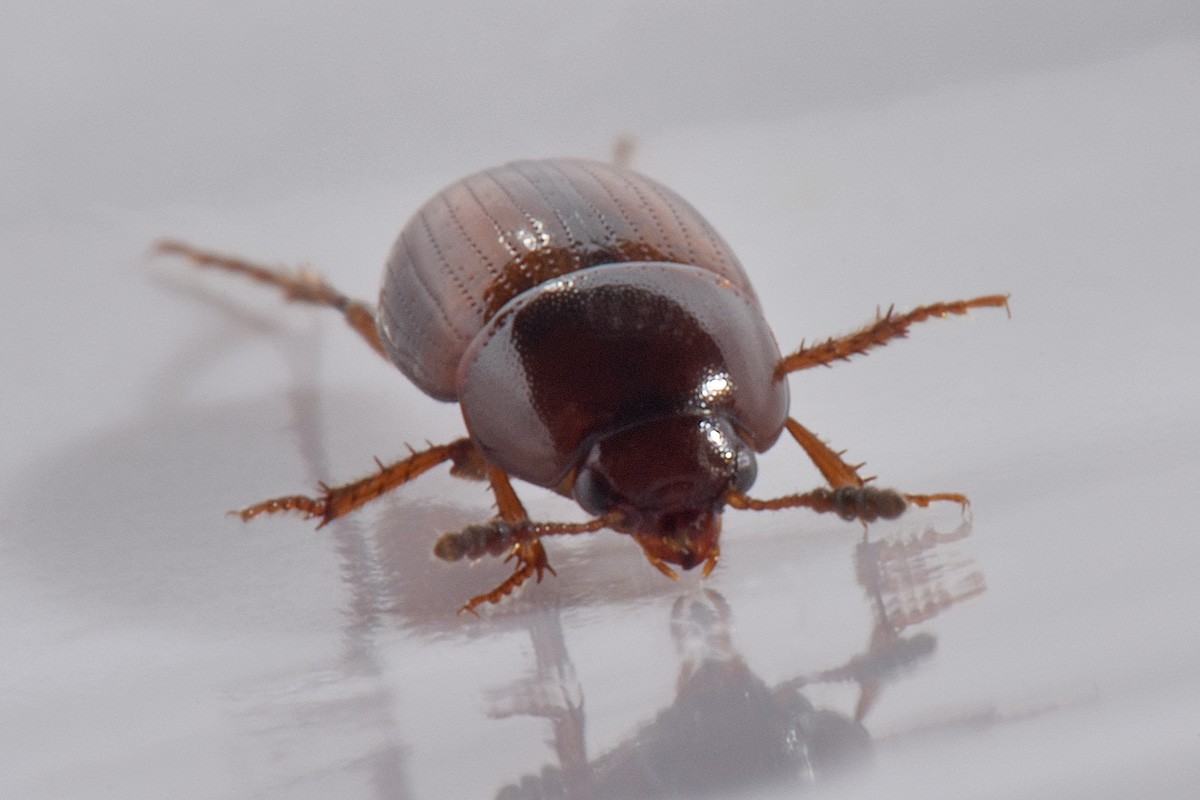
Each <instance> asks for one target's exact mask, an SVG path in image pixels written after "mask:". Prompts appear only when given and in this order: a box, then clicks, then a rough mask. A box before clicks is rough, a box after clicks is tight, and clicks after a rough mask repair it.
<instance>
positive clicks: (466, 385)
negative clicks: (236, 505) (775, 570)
mask: <svg viewBox="0 0 1200 800" xmlns="http://www.w3.org/2000/svg"><path fill="white" fill-rule="evenodd" d="M159 250H160V251H161V252H168V253H176V254H180V255H184V256H186V257H188V258H190V259H192V260H193V261H194V262H196V263H198V264H200V265H202V266H217V267H222V268H225V269H230V270H233V271H237V272H242V273H245V274H248V275H250V276H251V277H253V278H256V279H258V280H261V281H264V282H267V283H271V284H274V285H276V286H278V287H279V288H281V289H282V290H283V291H284V292H285V294H286V295H287V297H288V298H289V299H291V300H298V301H304V302H310V303H316V304H320V305H327V306H332V307H334V308H337V309H339V310H340V311H342V313H343V314H344V315H345V316H346V319H347V321H348V322H349V323H350V324H351V325H352V326H353V327H354V328H355V330H356V331H358V333H359V334H360V335H362V337H363V338H364V339H366V340H367V342H368V343H370V344H371V345H372V347H374V348H375V349H376V350H377V351H379V352H380V353H382V354H383V355H385V356H386V357H387V358H388V359H390V360H391V361H392V362H393V363H394V364H395V365H396V366H397V367H399V368H400V370H401V371H403V372H404V374H405V375H407V376H408V377H409V378H410V379H411V380H412V381H413V382H414V383H415V384H416V385H417V386H418V387H420V388H421V389H422V390H423V391H424V392H426V393H427V394H429V395H431V396H433V397H435V398H437V399H439V400H447V401H457V402H459V403H460V404H461V406H462V411H463V417H464V419H465V420H466V423H467V430H468V432H469V436H467V437H464V438H462V439H458V440H456V441H454V442H451V443H450V444H447V445H440V446H435V447H431V448H429V449H427V450H423V451H421V452H417V453H413V454H412V456H410V457H409V458H407V459H405V460H403V461H399V462H397V463H395V464H391V465H389V466H386V467H381V469H380V471H379V472H378V473H376V474H374V475H371V476H369V477H367V478H364V479H362V480H360V481H356V482H354V483H351V484H346V485H344V486H338V487H334V488H326V489H324V492H323V494H322V496H320V497H316V498H313V497H305V496H289V497H281V498H277V499H274V500H268V501H266V502H263V503H259V504H257V505H253V506H250V507H248V508H246V509H244V510H243V511H241V512H240V513H241V516H242V517H243V518H244V519H249V518H250V517H253V516H255V515H257V514H260V513H264V512H274V511H282V510H289V509H295V510H299V511H301V512H303V513H305V514H306V515H307V516H309V517H320V518H321V520H322V524H324V523H325V522H328V521H329V520H331V519H334V518H336V517H339V516H341V515H343V514H345V513H347V512H349V511H351V510H353V509H355V508H357V507H359V506H360V505H362V504H364V503H366V502H368V501H369V500H372V499H374V498H376V497H378V496H379V495H381V494H383V493H384V492H386V491H388V490H390V489H392V488H394V487H396V486H398V485H400V484H402V483H404V482H406V481H408V480H411V479H412V478H414V477H416V476H417V475H419V474H421V473H422V472H424V471H426V470H428V469H430V468H431V467H433V466H435V465H437V464H440V463H442V462H445V461H450V462H452V470H451V471H452V472H453V473H454V474H456V475H460V476H463V477H475V478H484V477H486V478H487V479H488V480H489V481H490V482H491V486H492V489H493V490H494V492H495V495H496V500H497V505H498V508H499V512H500V513H499V515H498V516H497V518H496V519H495V520H493V521H492V522H490V523H487V524H484V525H477V526H471V527H468V528H466V529H465V530H463V531H460V532H457V533H453V534H446V535H444V536H443V537H442V538H441V539H440V540H439V542H438V545H437V547H436V552H437V554H438V555H439V556H441V557H442V558H446V559H449V560H454V559H458V558H462V557H470V558H477V557H479V556H482V555H484V554H491V555H500V554H503V553H505V552H507V553H509V557H510V558H511V557H515V558H516V562H517V563H516V569H515V571H514V573H513V575H512V576H510V577H509V578H508V579H507V580H506V581H504V582H503V583H502V584H501V585H500V586H498V587H497V588H496V589H494V590H493V591H491V592H489V593H487V594H484V595H480V596H478V597H475V598H473V599H472V600H471V601H470V602H469V603H468V604H467V605H466V606H465V607H464V608H467V609H472V608H474V607H475V606H476V605H478V604H479V603H481V602H484V601H492V602H495V601H497V600H499V599H500V598H501V597H503V596H504V595H506V594H508V593H509V592H511V591H512V590H513V589H514V588H515V587H517V586H519V585H520V584H521V583H522V582H524V581H525V580H526V579H527V578H528V577H529V576H530V575H533V574H535V573H536V574H537V576H538V578H539V579H540V578H541V575H542V571H543V570H546V569H550V566H549V562H548V561H547V558H546V553H545V550H544V549H543V547H542V545H541V541H540V537H542V536H548V535H554V534H568V533H582V532H588V531H595V530H599V529H600V528H605V527H607V528H612V529H614V530H617V531H620V532H623V533H628V534H630V535H632V536H633V537H634V538H635V539H636V540H637V542H638V543H639V544H640V545H641V546H642V548H643V550H644V551H645V553H646V555H647V557H648V558H649V560H650V562H651V563H652V564H654V565H655V566H656V567H658V568H659V569H660V570H662V571H663V572H665V573H666V574H668V575H670V576H672V577H674V571H673V570H672V569H671V568H670V567H669V566H668V564H678V565H680V566H682V567H683V568H684V569H691V568H692V567H694V566H696V565H698V564H703V565H704V573H705V574H707V573H708V572H709V571H710V570H711V569H712V568H713V567H714V566H715V565H716V561H717V557H718V555H719V552H720V549H719V546H718V537H719V535H720V527H721V525H720V522H721V517H720V514H721V510H722V508H723V507H724V506H725V505H726V504H729V505H731V506H734V507H735V508H751V509H768V508H770V509H774V508H785V507H793V506H806V507H809V508H812V509H814V510H816V511H819V512H828V511H833V512H836V513H838V514H840V515H841V516H843V517H845V518H846V519H861V520H864V521H870V520H873V519H875V518H877V517H887V518H891V517H895V516H897V515H899V514H900V513H902V512H903V510H904V508H905V506H906V505H907V503H909V502H913V503H916V504H918V505H922V506H924V505H926V504H928V503H929V502H930V501H932V500H954V501H958V502H963V503H965V502H966V499H965V498H964V497H963V496H962V495H958V494H935V495H907V494H901V493H898V492H895V491H892V490H884V489H876V488H875V487H873V486H869V485H864V481H863V479H861V478H860V477H859V476H858V474H857V472H856V471H855V469H854V468H853V467H851V466H850V465H848V464H846V463H845V462H843V461H842V460H841V459H840V458H839V457H838V455H837V454H835V453H834V452H833V451H832V450H830V449H829V448H828V447H827V446H826V445H825V444H823V443H822V442H821V441H820V440H819V439H817V437H816V436H814V435H813V434H812V433H810V432H809V431H808V430H806V429H805V428H804V427H803V426H801V425H800V424H799V423H798V422H796V421H795V420H792V419H790V418H789V417H788V416H787V406H788V390H787V384H786V381H785V376H786V375H787V374H788V373H790V372H795V371H798V370H801V369H806V368H808V367H812V366H817V365H822V364H829V363H830V362H832V361H834V360H837V359H844V358H847V357H849V356H850V355H853V354H856V353H862V352H864V351H866V350H867V349H868V348H870V347H874V346H878V345H882V344H884V343H885V342H887V341H888V340H889V339H892V338H895V337H900V336H904V335H905V333H906V331H907V329H908V326H909V325H911V324H912V323H914V322H920V321H922V320H925V319H928V318H929V317H932V316H944V315H946V314H962V313H965V312H966V311H967V309H969V308H975V307H980V306H1005V305H1006V303H1007V298H1006V297H1005V296H1004V295H991V296H987V297H978V298H975V299H973V300H966V301H957V302H953V303H936V304H933V305H928V306H921V307H919V308H917V309H915V310H913V311H911V312H909V313H907V314H903V315H897V316H893V315H892V314H891V313H890V312H889V313H888V314H886V315H882V316H878V317H877V319H876V320H875V321H874V322H873V323H871V324H869V325H867V326H866V327H864V328H862V329H860V330H859V331H856V332H855V333H853V334H850V335H848V336H844V337H841V338H837V339H829V340H827V341H825V342H823V343H821V344H819V345H816V346H813V347H807V348H805V347H801V348H800V349H799V350H798V351H796V352H795V353H793V354H792V355H789V356H787V357H786V358H784V357H782V356H781V355H780V353H779V350H778V347H777V346H776V344H775V339H774V336H773V335H772V334H771V331H770V329H769V328H768V326H767V324H766V322H765V320H764V319H763V315H762V310H761V307H760V306H759V302H758V299H757V298H756V297H755V294H754V290H753V289H752V288H751V286H750V282H749V280H748V279H747V277H746V274H745V273H744V272H743V271H742V268H741V266H740V265H739V263H738V261H737V258H736V257H735V256H734V255H733V253H732V251H731V250H730V249H729V247H728V245H726V244H725V242H724V241H723V240H722V239H721V238H720V237H719V236H718V235H717V234H716V233H715V232H714V231H713V229H712V228H711V227H710V226H709V224H708V223H707V222H706V221H705V220H704V219H703V218H702V217H701V216H700V214H699V213H698V212H697V211H696V210H695V209H694V208H692V207H691V206H690V205H689V204H688V203H687V202H685V201H684V200H683V199H682V198H680V197H679V196H678V195H676V194H674V193H673V192H671V191H670V190H669V189H667V188H665V187H663V186H661V185H659V184H657V183H655V182H654V181H651V180H649V179H648V178H645V177H643V176H641V175H638V174H637V173H634V172H630V171H628V170H625V169H621V168H618V167H614V166H609V165H606V164H601V163H595V162H587V161H575V160H568V159H558V160H548V161H522V162H516V163H512V164H508V165H506V166H503V167H499V168H496V169H491V170H486V171H484V172H479V173H476V174H474V175H471V176H468V177H467V178H464V179H462V180H461V181H458V182H457V183H454V184H452V185H450V186H449V187H447V188H446V189H444V190H442V191H441V192H440V193H438V194H437V195H436V196H434V197H433V198H432V199H431V200H429V201H428V202H427V203H425V205H424V206H422V207H421V208H420V209H419V210H418V211H417V213H416V215H415V216H414V217H413V218H412V220H410V221H409V223H408V224H407V225H406V226H405V228H404V230H403V231H402V232H401V234H400V238H399V239H398V241H397V242H396V245H395V247H394V248H393V250H392V254H391V257H390V258H389V260H388V265H387V270H386V272H385V274H384V281H383V289H382V292H381V294H380V302H379V307H378V311H377V312H376V311H375V310H373V309H371V308H370V307H369V306H367V305H365V304H363V303H360V302H356V301H352V300H350V299H348V298H346V297H345V296H343V295H342V294H340V293H339V292H337V291H335V290H334V289H332V288H331V287H329V286H328V285H326V284H325V283H324V282H323V281H321V279H320V278H319V277H317V276H315V275H313V274H311V273H301V274H299V275H292V274H288V273H285V272H282V271H278V270H272V269H267V268H264V267H260V266H257V265H254V264H250V263H247V262H245V261H241V260H239V259H234V258H227V257H224V256H219V255H214V254H211V253H207V252H203V251H199V250H196V249H193V248H191V247H190V246H188V245H184V244H181V243H178V242H162V243H160V244H159ZM785 427H786V428H787V430H788V431H789V433H791V435H792V436H793V437H794V438H795V439H796V440H797V441H798V442H799V443H800V445H801V446H802V447H803V448H804V450H805V451H806V452H807V453H808V455H809V457H810V458H812V460H813V461H814V462H815V463H816V465H817V467H818V469H819V470H820V471H821V473H822V474H823V475H824V477H825V479H826V480H827V481H828V482H829V483H830V486H831V487H832V488H831V489H826V488H821V489H817V490H815V491H812V492H808V493H806V494H800V495H789V496H787V497H781V498H777V499H774V500H753V499H751V498H749V497H747V496H746V495H745V494H744V492H745V491H746V490H747V489H748V488H749V487H750V485H751V484H752V483H753V482H754V477H755V461H754V453H756V452H763V451H765V450H766V449H768V448H769V447H771V446H772V445H773V444H774V443H775V440H776V439H777V438H778V436H779V434H780V433H781V432H782V431H783V429H784V428H785ZM510 476H512V477H517V478H521V479H522V480H525V481H528V482H530V483H535V484H538V485H540V486H545V487H548V488H551V489H554V490H555V491H557V492H559V493H560V494H564V495H566V496H573V497H574V498H575V499H576V500H577V501H578V502H579V504H580V505H581V506H582V507H583V508H584V509H586V510H587V511H588V512H590V513H592V514H594V515H596V516H595V518H594V519H592V520H591V521H589V522H586V523H535V522H531V521H530V520H529V519H528V516H527V515H526V513H525V509H524V507H523V506H522V505H521V502H520V500H519V499H518V498H517V496H516V494H515V493H514V492H513V489H512V486H511V485H510V483H509V477H510Z"/></svg>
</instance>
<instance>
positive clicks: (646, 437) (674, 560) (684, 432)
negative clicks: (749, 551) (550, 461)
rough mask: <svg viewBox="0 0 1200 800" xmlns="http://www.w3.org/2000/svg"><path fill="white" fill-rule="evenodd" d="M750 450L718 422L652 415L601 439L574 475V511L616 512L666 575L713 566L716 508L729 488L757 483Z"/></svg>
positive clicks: (727, 426) (623, 526) (723, 421)
mask: <svg viewBox="0 0 1200 800" xmlns="http://www.w3.org/2000/svg"><path fill="white" fill-rule="evenodd" d="M756 474H757V467H756V465H755V460H754V451H753V450H752V449H751V448H750V447H749V446H747V445H746V444H745V443H744V442H743V441H742V440H741V438H740V437H739V436H738V435H737V433H736V432H735V431H734V430H733V426H732V425H730V424H729V422H728V421H727V420H726V419H724V418H723V417H721V416H712V415H708V414H676V415H672V416H665V417H657V418H655V419H651V420H649V421H646V422H642V423H639V424H637V425H633V426H631V427H627V428H621V429H619V430H617V431H614V432H612V433H610V434H608V435H607V436H604V437H601V438H600V439H599V440H597V441H596V442H595V443H594V444H593V445H592V447H591V450H590V451H589V453H588V456H587V459H586V460H585V461H584V463H583V465H582V466H581V467H580V468H579V471H578V473H577V474H576V476H575V484H574V494H575V499H576V500H577V501H578V502H579V505H581V506H583V508H584V509H586V510H587V511H588V512H590V513H592V514H596V515H598V516H599V515H602V514H609V513H613V512H615V513H616V515H617V517H618V518H619V519H620V520H621V522H620V523H619V524H618V525H617V526H616V527H617V529H618V530H621V531H623V532H625V533H629V534H631V535H632V536H633V538H634V539H636V540H637V542H638V544H640V545H641V546H642V549H643V550H645V552H646V556H647V557H648V558H649V559H650V561H651V562H653V563H654V564H655V565H656V566H659V568H660V569H663V570H664V571H665V572H669V570H667V569H665V568H664V565H665V564H666V563H670V564H678V565H679V566H681V567H683V568H684V569H691V568H692V567H694V566H696V565H697V564H701V563H705V564H706V566H705V569H706V570H708V569H711V568H712V564H715V562H716V556H717V552H718V550H717V539H718V538H719V536H720V534H721V508H722V506H723V505H724V503H725V496H726V494H727V493H728V492H729V490H730V489H737V490H739V491H745V490H746V489H748V488H750V485H751V484H752V483H754V478H755V475H756Z"/></svg>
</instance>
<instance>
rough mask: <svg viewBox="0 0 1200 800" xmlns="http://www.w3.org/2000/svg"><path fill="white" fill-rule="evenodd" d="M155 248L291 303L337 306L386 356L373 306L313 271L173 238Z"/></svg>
mask: <svg viewBox="0 0 1200 800" xmlns="http://www.w3.org/2000/svg"><path fill="white" fill-rule="evenodd" d="M154 250H155V252H157V253H162V254H164V255H175V256H182V257H183V258H186V259H187V260H189V261H191V262H192V263H193V264H195V265H196V266H198V267H210V268H215V269H223V270H226V271H228V272H236V273H240V274H242V275H245V276H247V277H249V278H251V279H253V280H256V281H259V282H260V283H266V284H269V285H271V286H274V287H276V288H278V289H280V290H281V291H282V292H283V296H284V298H285V299H287V300H290V301H293V302H297V303H310V304H312V305H317V306H327V307H329V308H332V309H336V310H337V311H340V312H341V313H342V316H343V317H345V319H346V322H347V323H348V324H349V325H350V327H351V328H353V329H354V331H355V333H357V334H358V335H359V336H361V337H362V338H363V339H364V340H365V341H366V343H367V344H369V345H370V346H371V348H372V349H373V350H374V351H375V352H377V353H379V355H381V356H383V357H384V358H386V357H387V353H385V352H384V349H383V343H382V342H381V341H379V334H378V333H377V332H376V330H375V309H373V308H372V307H371V306H369V305H367V304H366V303H364V302H362V301H361V300H351V299H350V298H349V297H346V295H344V294H342V293H341V292H339V291H338V290H337V289H334V288H333V287H332V286H330V285H329V284H327V283H325V281H324V280H322V279H321V276H320V275H318V274H317V273H316V272H313V271H312V270H306V269H301V270H299V271H297V272H294V273H293V272H289V271H287V270H284V269H278V268H274V267H266V266H263V265H261V264H255V263H252V262H250V261H245V260H243V259H240V258H236V257H234V256H227V255H221V254H220V253H213V252H211V251H208V250H200V249H199V248H196V247H192V246H191V245H190V244H186V243H184V242H179V241H175V240H172V239H163V240H161V241H159V242H158V243H157V244H156V245H155V247H154Z"/></svg>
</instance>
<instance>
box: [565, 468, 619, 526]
mask: <svg viewBox="0 0 1200 800" xmlns="http://www.w3.org/2000/svg"><path fill="white" fill-rule="evenodd" d="M574 493H575V502H577V503H579V505H580V506H581V507H582V508H583V510H584V511H586V512H588V513H589V514H594V515H596V516H597V517H598V516H600V515H602V514H606V513H608V512H609V511H610V510H612V506H613V499H614V494H615V492H614V491H613V487H612V484H611V483H609V482H608V479H607V478H605V477H604V476H603V475H601V474H600V473H598V472H596V471H595V470H593V469H589V468H587V467H584V468H583V469H582V470H580V471H579V474H578V475H577V476H576V477H575V487H574Z"/></svg>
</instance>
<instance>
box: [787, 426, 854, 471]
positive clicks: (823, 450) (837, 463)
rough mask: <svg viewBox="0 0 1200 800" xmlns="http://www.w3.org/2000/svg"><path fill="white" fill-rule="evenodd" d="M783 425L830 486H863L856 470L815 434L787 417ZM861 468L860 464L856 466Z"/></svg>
mask: <svg viewBox="0 0 1200 800" xmlns="http://www.w3.org/2000/svg"><path fill="white" fill-rule="evenodd" d="M784 424H785V425H787V429H788V433H790V434H791V435H792V438H793V439H795V440H796V443H797V444H799V445H800V446H801V447H803V448H804V452H805V453H807V454H808V457H809V458H811V459H812V462H813V464H815V465H816V466H817V469H818V470H820V472H821V475H822V476H824V478H825V480H826V481H828V482H829V485H830V486H832V487H833V488H835V489H837V488H839V487H842V486H862V485H863V483H864V481H863V479H862V478H861V477H859V475H858V468H857V467H852V466H850V465H849V464H847V463H846V462H845V461H842V458H841V454H840V453H835V452H834V451H833V450H831V449H830V448H829V445H827V444H825V443H824V442H822V441H821V440H820V439H819V438H817V436H816V434H814V433H813V432H812V431H810V430H809V429H808V428H806V427H804V426H803V425H801V424H800V423H799V422H797V421H796V420H794V419H792V418H791V417H788V418H787V422H785V423H784ZM861 466H862V464H859V465H858V467H861Z"/></svg>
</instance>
